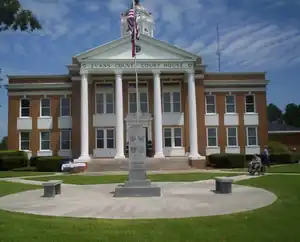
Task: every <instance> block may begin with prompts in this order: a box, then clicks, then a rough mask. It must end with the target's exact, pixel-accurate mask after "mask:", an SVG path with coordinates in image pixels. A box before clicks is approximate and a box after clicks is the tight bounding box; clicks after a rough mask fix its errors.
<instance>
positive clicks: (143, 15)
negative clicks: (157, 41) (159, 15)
mask: <svg viewBox="0 0 300 242" xmlns="http://www.w3.org/2000/svg"><path fill="white" fill-rule="evenodd" d="M135 4H136V5H135V7H136V8H135V11H136V15H137V23H138V25H139V27H140V34H144V35H148V36H150V37H153V36H154V19H153V16H152V15H151V13H149V12H148V11H147V9H146V8H145V7H144V6H143V5H142V4H141V3H140V1H137V0H136V1H135ZM131 7H132V6H131ZM128 11H129V9H127V10H126V11H125V13H123V14H122V16H121V37H124V36H126V35H129V34H130V31H129V29H128V26H127V21H126V19H127V15H128Z"/></svg>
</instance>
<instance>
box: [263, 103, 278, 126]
mask: <svg viewBox="0 0 300 242" xmlns="http://www.w3.org/2000/svg"><path fill="white" fill-rule="evenodd" d="M267 112H268V121H269V122H270V123H272V122H281V121H282V111H281V110H280V109H279V108H278V107H277V106H276V105H275V104H273V103H270V104H269V105H268V107H267Z"/></svg>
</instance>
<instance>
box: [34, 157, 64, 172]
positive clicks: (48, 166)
mask: <svg viewBox="0 0 300 242" xmlns="http://www.w3.org/2000/svg"><path fill="white" fill-rule="evenodd" d="M63 160H64V158H63V157H60V156H46V157H36V159H35V162H36V169H37V171H50V172H60V171H61V164H62V161H63Z"/></svg>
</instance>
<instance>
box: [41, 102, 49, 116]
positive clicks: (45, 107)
mask: <svg viewBox="0 0 300 242" xmlns="http://www.w3.org/2000/svg"><path fill="white" fill-rule="evenodd" d="M50 116H51V101H50V99H48V98H42V99H41V117H50Z"/></svg>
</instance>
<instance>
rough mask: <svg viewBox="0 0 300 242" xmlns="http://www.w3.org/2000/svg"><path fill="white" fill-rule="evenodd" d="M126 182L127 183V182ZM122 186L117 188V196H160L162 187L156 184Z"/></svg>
mask: <svg viewBox="0 0 300 242" xmlns="http://www.w3.org/2000/svg"><path fill="white" fill-rule="evenodd" d="M125 184H126V183H125ZM125 184H124V186H123V187H122V186H120V187H116V188H115V195H114V196H115V197H160V196H161V189H160V187H156V186H152V185H150V186H125Z"/></svg>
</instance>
